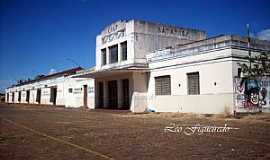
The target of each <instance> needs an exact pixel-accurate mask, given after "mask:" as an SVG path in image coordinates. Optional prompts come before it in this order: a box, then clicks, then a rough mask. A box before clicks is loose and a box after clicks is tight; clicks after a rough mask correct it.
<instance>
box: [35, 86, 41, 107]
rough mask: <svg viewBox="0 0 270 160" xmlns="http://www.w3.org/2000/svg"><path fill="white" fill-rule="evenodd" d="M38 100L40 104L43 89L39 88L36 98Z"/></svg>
mask: <svg viewBox="0 0 270 160" xmlns="http://www.w3.org/2000/svg"><path fill="white" fill-rule="evenodd" d="M36 102H37V103H38V104H40V102H41V89H37V98H36Z"/></svg>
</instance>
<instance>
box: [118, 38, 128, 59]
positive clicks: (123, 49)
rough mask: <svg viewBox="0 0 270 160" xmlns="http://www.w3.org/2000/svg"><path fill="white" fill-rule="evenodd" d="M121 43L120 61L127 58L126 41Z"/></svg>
mask: <svg viewBox="0 0 270 160" xmlns="http://www.w3.org/2000/svg"><path fill="white" fill-rule="evenodd" d="M120 45H121V54H122V58H121V60H122V61H125V60H127V41H125V42H123V43H121V44H120Z"/></svg>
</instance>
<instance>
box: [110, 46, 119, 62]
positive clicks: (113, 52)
mask: <svg viewBox="0 0 270 160" xmlns="http://www.w3.org/2000/svg"><path fill="white" fill-rule="evenodd" d="M109 52H110V63H116V62H118V45H114V46H111V47H109Z"/></svg>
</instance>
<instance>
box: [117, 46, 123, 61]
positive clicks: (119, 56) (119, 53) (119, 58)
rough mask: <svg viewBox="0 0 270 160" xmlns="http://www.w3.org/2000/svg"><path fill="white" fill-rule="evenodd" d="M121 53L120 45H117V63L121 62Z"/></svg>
mask: <svg viewBox="0 0 270 160" xmlns="http://www.w3.org/2000/svg"><path fill="white" fill-rule="evenodd" d="M121 51H122V48H121V44H120V43H118V63H119V62H120V61H121V55H122V53H121Z"/></svg>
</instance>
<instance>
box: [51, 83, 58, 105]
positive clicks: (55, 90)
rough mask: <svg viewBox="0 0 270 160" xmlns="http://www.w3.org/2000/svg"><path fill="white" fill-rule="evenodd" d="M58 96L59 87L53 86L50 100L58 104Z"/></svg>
mask: <svg viewBox="0 0 270 160" xmlns="http://www.w3.org/2000/svg"><path fill="white" fill-rule="evenodd" d="M56 97H57V87H51V96H50V102H52V103H53V105H56Z"/></svg>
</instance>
